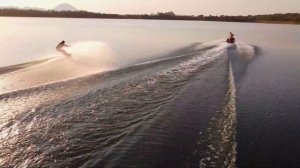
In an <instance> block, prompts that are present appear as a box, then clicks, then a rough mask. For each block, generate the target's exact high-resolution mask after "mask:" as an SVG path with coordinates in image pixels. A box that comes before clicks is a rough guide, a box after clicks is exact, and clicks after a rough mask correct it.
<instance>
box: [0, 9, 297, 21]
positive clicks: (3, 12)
mask: <svg viewBox="0 0 300 168" xmlns="http://www.w3.org/2000/svg"><path fill="white" fill-rule="evenodd" d="M0 16H10V17H62V18H111V19H159V20H197V21H222V22H255V23H287V24H300V13H285V14H281V13H278V14H268V15H248V16H227V15H220V16H213V15H209V16H204V15H197V16H195V15H176V14H175V13H174V12H172V11H170V12H158V13H156V14H142V15H133V14H126V15H120V14H105V13H94V12H88V11H54V10H24V9H0Z"/></svg>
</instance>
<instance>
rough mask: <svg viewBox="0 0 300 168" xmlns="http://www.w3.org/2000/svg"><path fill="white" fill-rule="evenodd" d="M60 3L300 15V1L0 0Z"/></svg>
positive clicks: (124, 9)
mask: <svg viewBox="0 0 300 168" xmlns="http://www.w3.org/2000/svg"><path fill="white" fill-rule="evenodd" d="M61 3H69V4H71V5H73V6H74V7H76V8H78V9H82V10H88V11H94V12H104V13H121V14H124V13H128V14H143V13H148V14H150V13H156V12H164V11H174V12H175V13H176V14H194V15H199V14H203V15H209V14H212V15H248V14H269V13H287V12H297V13H300V0H85V1H84V0H64V1H61V0H0V6H19V7H41V8H46V9H51V8H53V7H54V6H56V5H58V4H61Z"/></svg>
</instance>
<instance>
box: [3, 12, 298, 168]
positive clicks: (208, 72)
mask: <svg viewBox="0 0 300 168" xmlns="http://www.w3.org/2000/svg"><path fill="white" fill-rule="evenodd" d="M0 25H1V27H0V37H1V38H0V43H1V47H0V53H1V55H0V67H3V68H2V69H0V115H1V117H0V151H1V152H0V167H78V166H82V167H297V166H298V165H299V164H300V158H299V156H300V143H298V142H297V140H298V139H299V138H300V132H299V131H298V128H299V126H300V125H299V123H300V76H299V73H300V66H299V64H300V55H299V53H300V48H299V46H300V36H299V34H300V26H299V25H280V24H255V23H223V22H196V21H160V20H111V19H63V18H13V17H12V18H10V17H2V18H0ZM229 32H233V33H234V34H235V36H236V39H237V43H236V44H233V45H232V44H226V43H225V42H224V41H225V39H226V37H227V36H228V34H229ZM61 40H65V41H66V42H67V43H68V44H70V45H71V47H68V48H66V50H67V51H68V52H70V53H71V54H72V56H71V58H65V57H64V56H61V55H60V53H57V52H56V51H55V47H56V45H57V44H58V43H59V42H60V41H61ZM44 58H49V59H48V60H46V61H42V62H32V61H35V60H41V59H44ZM26 62H32V63H31V64H26V66H24V67H20V66H18V67H16V66H12V67H10V68H9V69H7V67H6V66H9V65H15V64H20V63H26Z"/></svg>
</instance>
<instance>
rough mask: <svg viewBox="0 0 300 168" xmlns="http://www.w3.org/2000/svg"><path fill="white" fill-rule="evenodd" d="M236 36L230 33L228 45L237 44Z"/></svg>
mask: <svg viewBox="0 0 300 168" xmlns="http://www.w3.org/2000/svg"><path fill="white" fill-rule="evenodd" d="M233 36H234V34H233V33H231V32H230V36H229V37H228V39H227V40H226V42H227V43H230V44H233V43H234V42H235V38H234V37H233Z"/></svg>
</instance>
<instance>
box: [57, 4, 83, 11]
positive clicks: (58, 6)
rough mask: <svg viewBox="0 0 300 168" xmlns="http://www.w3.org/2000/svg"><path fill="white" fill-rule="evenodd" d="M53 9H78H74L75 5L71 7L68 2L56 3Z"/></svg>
mask: <svg viewBox="0 0 300 168" xmlns="http://www.w3.org/2000/svg"><path fill="white" fill-rule="evenodd" d="M53 10H55V11H77V10H78V9H76V8H75V7H73V6H72V5H70V4H68V3H62V4H59V5H57V6H56V7H55V8H54V9H53Z"/></svg>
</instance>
